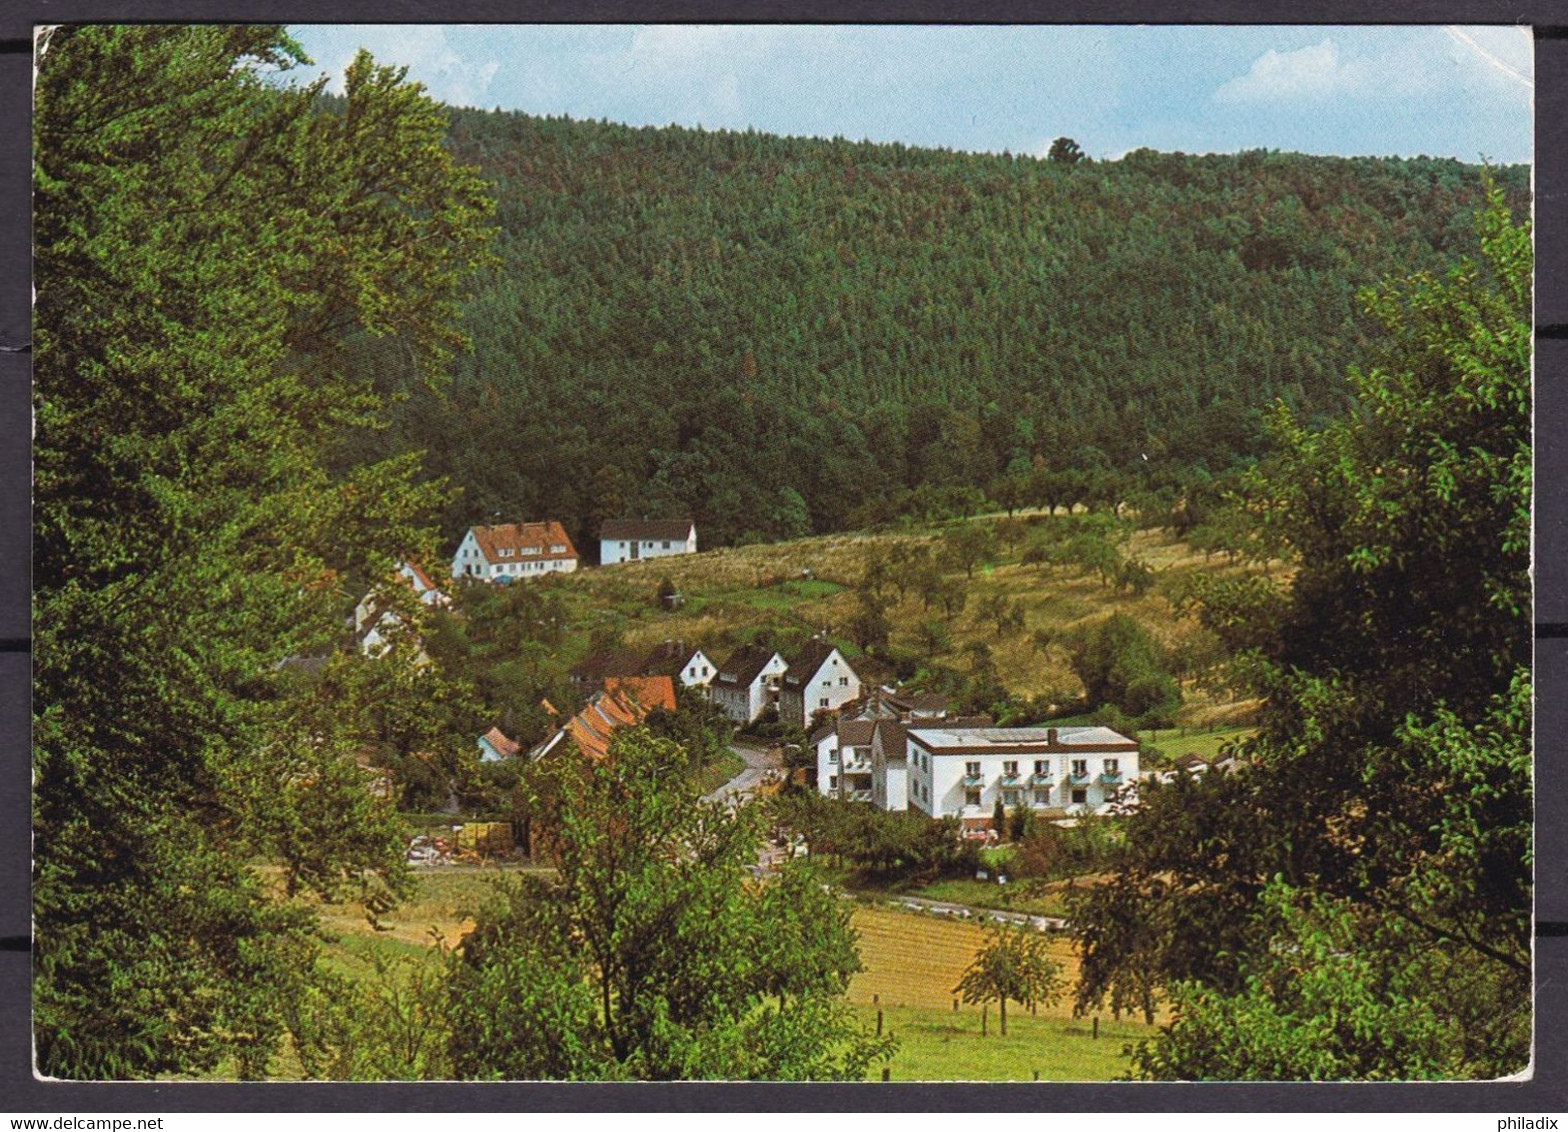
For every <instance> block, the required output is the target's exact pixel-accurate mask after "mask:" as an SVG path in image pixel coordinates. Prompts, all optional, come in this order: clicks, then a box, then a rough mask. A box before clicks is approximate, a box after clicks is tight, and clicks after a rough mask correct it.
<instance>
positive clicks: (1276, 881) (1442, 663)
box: [1072, 192, 1532, 1078]
mask: <svg viewBox="0 0 1568 1132" xmlns="http://www.w3.org/2000/svg"><path fill="white" fill-rule="evenodd" d="M1479 230H1480V233H1481V247H1482V252H1483V256H1482V258H1481V259H1480V260H1478V261H1476V262H1473V263H1472V262H1466V263H1464V264H1462V265H1460V266H1459V267H1457V268H1455V269H1454V270H1452V271H1451V272H1449V273H1448V274H1447V275H1445V276H1442V277H1432V276H1429V275H1424V274H1417V275H1415V276H1413V277H1412V278H1411V279H1409V280H1408V281H1407V282H1405V283H1402V284H1394V285H1390V286H1387V287H1385V288H1383V289H1381V290H1379V291H1377V292H1375V293H1373V294H1372V295H1370V296H1369V298H1368V306H1369V309H1370V310H1371V311H1372V312H1373V313H1374V314H1375V315H1376V316H1377V317H1378V318H1379V320H1380V321H1381V322H1382V323H1383V324H1384V326H1385V327H1386V328H1387V331H1388V338H1387V341H1386V342H1385V343H1383V344H1382V346H1381V347H1380V348H1379V350H1378V361H1377V364H1376V365H1375V366H1374V367H1373V368H1371V369H1369V370H1367V371H1366V372H1365V373H1356V374H1353V375H1352V386H1353V388H1354V390H1355V391H1356V393H1357V396H1358V398H1359V403H1360V409H1359V410H1358V412H1357V413H1356V414H1354V415H1353V416H1351V417H1350V418H1348V419H1346V420H1343V421H1340V422H1335V423H1331V424H1328V425H1326V426H1324V427H1322V428H1320V429H1317V430H1313V429H1308V428H1306V427H1304V426H1303V425H1301V424H1299V423H1297V422H1296V421H1295V420H1294V419H1292V418H1291V417H1290V416H1289V415H1288V414H1286V413H1284V412H1278V413H1276V414H1275V416H1274V419H1273V428H1274V431H1275V434H1276V436H1277V443H1278V447H1277V450H1276V452H1275V454H1274V455H1273V456H1272V457H1271V458H1270V459H1269V460H1268V461H1267V462H1266V463H1264V464H1263V465H1261V466H1260V467H1259V469H1258V470H1257V471H1256V473H1254V474H1252V475H1250V476H1249V477H1248V478H1247V481H1246V483H1245V492H1244V495H1243V496H1242V503H1243V504H1244V507H1243V511H1244V513H1246V514H1248V515H1251V516H1252V517H1253V520H1254V522H1255V523H1256V524H1257V526H1258V527H1259V528H1260V529H1262V531H1263V533H1264V537H1266V538H1267V539H1268V540H1271V541H1272V542H1273V543H1274V544H1275V545H1277V546H1279V547H1281V548H1282V552H1283V553H1285V554H1287V555H1288V556H1289V558H1290V560H1291V561H1292V563H1293V565H1294V566H1295V576H1294V581H1293V583H1292V585H1291V587H1290V589H1289V591H1288V592H1287V593H1285V594H1284V596H1283V598H1282V599H1281V600H1278V601H1268V602H1260V603H1257V604H1258V605H1259V607H1260V608H1263V609H1267V610H1270V611H1274V610H1277V611H1278V614H1277V616H1276V621H1277V624H1276V625H1274V626H1273V627H1272V628H1269V629H1266V630H1265V629H1262V628H1257V629H1254V630H1252V631H1250V632H1247V631H1243V629H1244V626H1238V627H1237V629H1236V630H1235V632H1237V633H1238V635H1239V637H1240V639H1242V640H1245V641H1248V642H1249V643H1251V644H1252V645H1253V646H1254V650H1255V651H1254V652H1253V653H1252V654H1251V655H1250V656H1249V659H1248V672H1249V676H1250V679H1251V680H1252V682H1253V684H1254V686H1255V687H1256V688H1257V689H1258V690H1260V691H1262V692H1264V693H1265V694H1266V695H1267V696H1268V700H1267V704H1266V708H1265V711H1264V717H1263V727H1262V730H1261V733H1260V735H1259V737H1258V739H1257V740H1256V742H1254V743H1252V744H1251V745H1250V749H1249V750H1248V751H1247V752H1246V753H1247V755H1248V756H1249V757H1250V760H1251V762H1252V763H1253V764H1254V765H1253V766H1252V767H1251V769H1248V770H1244V771H1242V772H1241V773H1238V774H1236V775H1214V774H1211V775H1209V776H1207V777H1206V778H1205V779H1204V780H1203V781H1202V782H1201V783H1195V782H1190V781H1188V780H1186V779H1182V780H1180V781H1178V782H1176V783H1174V784H1172V785H1171V786H1170V787H1166V788H1155V789H1151V790H1149V791H1147V792H1146V793H1145V796H1144V805H1143V807H1142V809H1141V811H1140V812H1139V813H1137V814H1136V815H1134V816H1133V817H1132V818H1131V819H1130V820H1129V822H1128V825H1127V839H1126V847H1125V854H1124V856H1123V859H1122V861H1121V870H1120V872H1119V874H1118V876H1117V878H1116V880H1115V881H1114V882H1113V883H1110V884H1106V885H1101V886H1097V887H1096V889H1095V890H1094V891H1093V892H1089V893H1085V894H1084V896H1083V899H1082V901H1081V903H1080V904H1079V905H1078V906H1077V907H1076V908H1075V909H1074V911H1073V913H1072V915H1073V917H1074V922H1075V925H1077V926H1078V928H1079V930H1080V946H1081V948H1082V949H1083V954H1084V964H1083V980H1084V982H1083V987H1082V989H1081V991H1080V997H1082V996H1084V995H1088V996H1091V997H1092V996H1095V995H1098V994H1099V993H1101V992H1102V991H1103V990H1105V989H1107V988H1110V987H1112V986H1113V984H1114V983H1115V981H1116V980H1117V979H1118V978H1120V977H1122V974H1123V973H1124V972H1125V971H1126V968H1127V965H1128V964H1129V963H1135V964H1140V965H1150V966H1151V967H1152V970H1153V971H1154V973H1155V977H1157V978H1158V979H1159V980H1160V981H1161V982H1162V983H1163V984H1164V985H1168V986H1172V987H1174V988H1175V989H1174V990H1173V996H1174V1001H1175V1002H1176V1003H1177V1012H1176V1019H1175V1021H1174V1022H1173V1024H1172V1025H1171V1027H1170V1028H1169V1031H1168V1033H1167V1034H1166V1036H1165V1037H1163V1038H1162V1039H1161V1040H1160V1041H1159V1042H1157V1043H1156V1044H1155V1045H1154V1046H1153V1047H1151V1048H1150V1049H1148V1050H1146V1051H1145V1053H1144V1054H1143V1055H1142V1056H1141V1058H1140V1066H1141V1069H1142V1071H1143V1072H1144V1073H1146V1074H1149V1075H1157V1076H1171V1077H1203V1076H1211V1075H1219V1076H1238V1077H1259V1076H1276V1075H1278V1076H1304V1077H1315V1076H1320V1075H1327V1076H1333V1075H1350V1076H1365V1077H1377V1078H1386V1077H1394V1076H1410V1077H1432V1076H1448V1077H1489V1076H1498V1075H1503V1074H1507V1073H1512V1072H1515V1071H1517V1070H1518V1069H1520V1068H1521V1067H1522V1066H1523V1065H1524V1064H1525V1062H1526V1061H1527V1059H1528V1056H1529V1043H1530V954H1531V950H1530V948H1531V938H1530V918H1529V917H1530V901H1531V887H1530V876H1531V863H1532V862H1531V850H1530V819H1531V788H1530V721H1531V709H1530V685H1529V680H1528V664H1529V659H1530V653H1529V631H1528V629H1529V625H1528V601H1529V575H1528V563H1529V558H1528V553H1529V552H1528V529H1529V517H1530V476H1529V469H1530V443H1529V442H1530V416H1529V405H1530V348H1531V338H1530V291H1529V282H1530V264H1531V251H1530V237H1529V231H1528V228H1526V227H1516V226H1513V225H1512V224H1510V222H1509V220H1508V217H1507V213H1506V210H1505V209H1504V208H1503V203H1502V194H1501V193H1496V192H1494V193H1493V194H1492V198H1491V203H1490V205H1489V207H1488V209H1487V211H1486V212H1485V213H1484V215H1482V216H1481V218H1480V220H1479ZM1252 600H1254V601H1255V600H1256V599H1255V598H1254V599H1252ZM1238 604H1239V603H1236V602H1230V603H1228V604H1227V606H1226V609H1225V613H1224V618H1223V620H1222V621H1221V622H1220V624H1221V625H1222V626H1229V625H1230V624H1231V622H1232V620H1233V619H1234V620H1238V621H1241V620H1244V619H1242V618H1238V617H1237V615H1236V612H1235V611H1236V609H1237V608H1238ZM1193 939H1202V940H1204V941H1205V946H1204V947H1203V948H1201V949H1194V948H1193V947H1192V945H1191V943H1190V941H1191V940H1193ZM1129 941H1131V942H1132V945H1131V946H1129ZM1287 974H1288V975H1289V976H1290V977H1291V978H1294V977H1296V976H1297V975H1301V976H1302V984H1301V985H1300V987H1299V988H1297V989H1296V990H1295V991H1286V990H1284V989H1283V983H1284V982H1285V981H1286V976H1287ZM1434 987H1441V988H1443V990H1442V993H1441V994H1437V995H1434V994H1432V993H1431V988H1434ZM1395 1030H1397V1031H1399V1032H1398V1033H1395V1032H1393V1031H1395ZM1286 1035H1294V1037H1292V1038H1290V1039H1288V1040H1287V1037H1286ZM1290 1045H1296V1046H1298V1047H1299V1048H1297V1049H1296V1051H1295V1052H1294V1053H1290V1052H1289V1051H1288V1050H1287V1048H1286V1047H1287V1046H1290Z"/></svg>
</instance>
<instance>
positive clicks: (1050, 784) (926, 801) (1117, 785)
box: [889, 723, 1138, 829]
mask: <svg viewBox="0 0 1568 1132" xmlns="http://www.w3.org/2000/svg"><path fill="white" fill-rule="evenodd" d="M890 737H891V736H890ZM902 763H903V766H904V770H905V774H906V775H907V798H908V804H909V806H910V807H911V808H913V809H915V810H918V811H920V812H921V813H924V814H927V815H929V816H930V817H935V818H941V817H956V818H959V819H960V820H961V821H962V822H963V823H964V825H965V826H966V827H969V828H975V829H981V828H986V827H987V826H989V825H990V824H991V817H992V814H993V813H994V810H995V807H996V803H997V802H998V801H1000V802H1001V803H1002V807H1003V808H1004V809H1005V810H1007V811H1008V812H1009V813H1010V812H1012V810H1013V809H1015V808H1016V807H1019V806H1024V807H1027V808H1029V809H1031V810H1034V811H1036V812H1040V811H1054V812H1059V813H1065V814H1066V815H1069V816H1071V815H1074V814H1080V813H1089V812H1105V811H1107V810H1108V809H1109V808H1111V807H1113V806H1114V805H1116V804H1117V802H1118V801H1119V800H1125V798H1123V797H1122V789H1123V787H1124V786H1125V785H1127V784H1129V783H1131V782H1133V781H1135V780H1136V779H1137V777H1138V744H1137V743H1136V742H1134V741H1133V740H1131V739H1128V738H1127V737H1126V736H1125V735H1121V734H1118V733H1117V732H1115V731H1112V730H1111V729H1110V728H1109V727H1002V728H998V727H961V726H956V725H955V723H936V724H932V725H930V726H915V727H911V728H910V729H909V731H908V733H907V736H906V748H905V756H904V759H903V760H902ZM889 766H890V767H891V766H892V762H891V761H890V762H889ZM889 801H890V802H891V801H892V791H889ZM889 808H892V807H891V806H890V807H889Z"/></svg>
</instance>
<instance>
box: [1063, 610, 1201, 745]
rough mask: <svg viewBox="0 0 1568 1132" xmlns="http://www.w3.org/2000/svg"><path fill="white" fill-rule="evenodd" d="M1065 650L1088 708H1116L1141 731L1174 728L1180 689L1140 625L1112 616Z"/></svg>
mask: <svg viewBox="0 0 1568 1132" xmlns="http://www.w3.org/2000/svg"><path fill="white" fill-rule="evenodd" d="M1069 647H1070V650H1071V653H1072V664H1073V671H1074V672H1075V673H1076V674H1077V676H1078V679H1080V680H1082V681H1083V686H1084V695H1085V697H1086V698H1087V700H1088V702H1089V703H1090V705H1092V706H1096V707H1098V706H1101V705H1109V706H1113V707H1116V708H1119V709H1120V710H1121V711H1123V712H1125V713H1126V714H1127V715H1129V716H1131V717H1133V718H1134V719H1135V720H1137V721H1138V723H1139V726H1143V727H1170V726H1173V725H1174V718H1175V714H1176V709H1177V708H1178V707H1179V706H1180V704H1181V688H1180V686H1178V685H1177V683H1176V681H1175V679H1174V678H1173V677H1172V676H1171V675H1170V673H1169V672H1168V671H1167V670H1166V666H1165V660H1164V657H1163V656H1162V655H1161V653H1160V649H1159V646H1158V645H1157V644H1155V642H1154V640H1153V638H1151V637H1150V636H1149V634H1148V633H1147V632H1146V631H1145V630H1144V629H1143V627H1142V626H1141V625H1139V624H1138V622H1136V621H1135V620H1133V619H1132V618H1131V617H1129V616H1127V615H1126V614H1125V613H1114V614H1112V615H1111V616H1110V617H1108V618H1106V619H1105V620H1104V621H1099V622H1096V623H1095V624H1094V625H1091V626H1089V627H1088V628H1087V629H1084V630H1082V631H1080V632H1079V633H1078V634H1077V635H1076V636H1075V638H1074V639H1073V641H1072V644H1071V645H1070V646H1069Z"/></svg>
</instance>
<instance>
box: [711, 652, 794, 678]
mask: <svg viewBox="0 0 1568 1132" xmlns="http://www.w3.org/2000/svg"><path fill="white" fill-rule="evenodd" d="M777 655H778V653H776V652H774V651H773V650H772V649H765V648H762V647H761V646H759V645H746V646H745V647H744V648H738V649H736V650H735V651H734V652H733V653H731V654H730V658H729V659H728V660H726V661H725V662H724V663H723V664H721V665H720V666H719V674H718V675H717V676H715V677H714V678H713V679H714V683H716V684H732V685H734V686H736V687H739V688H749V687H750V686H751V684H752V682H753V681H754V680H756V678H757V677H758V676H760V675H762V670H763V669H764V668H766V667H767V666H768V663H769V662H770V661H771V660H772V659H773V658H774V657H775V656H777Z"/></svg>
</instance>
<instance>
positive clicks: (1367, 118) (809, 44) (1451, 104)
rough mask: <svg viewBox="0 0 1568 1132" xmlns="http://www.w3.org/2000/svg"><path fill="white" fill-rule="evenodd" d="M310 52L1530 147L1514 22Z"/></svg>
mask: <svg viewBox="0 0 1568 1132" xmlns="http://www.w3.org/2000/svg"><path fill="white" fill-rule="evenodd" d="M292 31H293V32H294V34H295V35H296V36H297V37H298V38H299V40H300V41H301V42H302V43H303V44H304V46H305V49H306V51H307V52H308V53H309V54H310V56H311V57H312V59H313V60H315V62H316V63H317V64H318V65H319V67H320V68H321V69H324V70H326V71H328V72H331V73H334V74H341V71H342V68H343V66H344V65H345V64H346V63H347V62H348V61H349V59H350V58H352V57H353V54H354V52H355V50H356V49H357V48H359V47H360V46H365V47H368V48H369V49H370V50H371V51H372V52H373V53H374V55H375V56H376V58H377V59H378V60H380V61H382V62H390V63H400V64H405V65H407V66H408V67H409V74H410V77H411V78H414V79H416V80H418V81H420V82H422V83H424V84H425V86H426V87H427V88H429V90H430V92H431V93H432V94H433V95H435V96H436V97H437V98H440V99H442V100H443V101H447V102H451V103H455V104H458V105H466V106H481V107H486V108H489V107H495V106H500V107H502V108H504V109H508V110H524V111H528V112H530V113H536V114H557V115H559V114H566V115H569V116H571V117H574V118H608V119H610V120H611V121H616V122H627V123H631V124H634V125H665V124H668V123H672V122H673V123H678V124H681V125H686V126H696V125H702V126H704V127H706V128H709V129H745V128H747V127H753V128H755V129H758V130H762V131H766V132H768V133H779V134H805V135H813V136H823V137H831V136H833V135H839V134H841V135H843V136H845V137H848V138H850V139H852V140H859V139H861V138H870V139H872V140H875V141H902V142H905V143H908V144H911V145H934V146H945V147H949V148H953V149H966V150H989V151H997V152H999V151H1001V150H1011V151H1012V152H1014V153H1034V154H1043V153H1044V152H1045V150H1046V149H1047V148H1048V147H1049V145H1050V143H1051V139H1053V138H1055V137H1058V136H1061V135H1066V136H1069V137H1072V138H1074V139H1076V140H1077V141H1078V143H1079V144H1080V145H1081V146H1082V147H1083V148H1084V150H1085V151H1086V152H1087V153H1088V154H1089V155H1090V156H1093V157H1099V158H1115V157H1119V156H1120V155H1122V154H1123V153H1126V152H1127V151H1128V150H1132V149H1137V148H1139V147H1142V146H1149V147H1152V148H1154V149H1160V150H1182V151H1185V152H1188V153H1208V152H1235V151H1237V150H1241V149H1256V148H1270V149H1283V150H1296V151H1300V152H1305V153H1322V154H1405V155H1414V154H1430V155H1437V156H1450V157H1458V158H1460V159H1461V160H1465V161H1477V160H1480V159H1481V158H1482V157H1483V156H1484V157H1486V158H1488V159H1490V160H1492V161H1494V162H1505V163H1510V162H1525V161H1529V160H1530V157H1531V149H1532V146H1531V136H1532V134H1533V132H1534V122H1533V118H1532V110H1531V106H1532V102H1531V100H1532V95H1533V85H1532V84H1533V79H1534V64H1533V49H1532V47H1531V43H1530V38H1529V35H1528V33H1527V32H1526V31H1524V30H1521V29H1520V28H1516V27H1507V26H1503V27H1439V26H1419V27H1409V26H1407V27H1338V26H1315V27H1105V26H1063V27H896V26H863V25H832V26H823V25H818V26H794V25H687V26H673V25H650V26H634V25H613V26H571V25H567V26H544V25H513V26H473V25H468V26H464V25H444V26H443V25H400V26H399V25H380V26H377V25H358V26H328V25H298V26H295V27H294V28H292Z"/></svg>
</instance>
